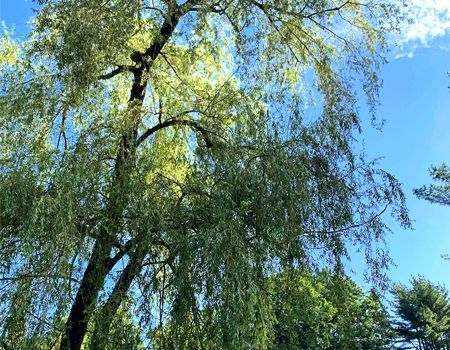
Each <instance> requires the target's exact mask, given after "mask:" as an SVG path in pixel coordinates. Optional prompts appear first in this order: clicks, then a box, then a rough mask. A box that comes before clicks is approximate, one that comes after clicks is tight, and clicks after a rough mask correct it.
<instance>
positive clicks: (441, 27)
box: [395, 0, 450, 58]
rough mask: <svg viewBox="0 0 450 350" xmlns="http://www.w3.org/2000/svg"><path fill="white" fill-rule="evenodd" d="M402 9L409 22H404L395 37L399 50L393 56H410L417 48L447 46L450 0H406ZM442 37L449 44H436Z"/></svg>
mask: <svg viewBox="0 0 450 350" xmlns="http://www.w3.org/2000/svg"><path fill="white" fill-rule="evenodd" d="M404 11H405V15H406V16H407V18H409V19H410V23H405V24H404V26H403V28H402V31H401V34H400V35H399V37H397V38H396V41H397V43H398V45H399V51H398V53H397V54H396V56H395V58H401V57H409V58H411V57H413V56H414V54H415V52H416V50H417V49H419V48H424V47H433V46H436V47H443V46H445V47H449V44H450V0H408V1H407V6H405V7H404ZM442 39H448V40H449V44H447V45H445V44H444V45H443V44H442V42H440V43H439V44H438V43H437V41H438V40H439V41H442Z"/></svg>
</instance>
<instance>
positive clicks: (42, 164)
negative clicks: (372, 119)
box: [0, 0, 409, 350]
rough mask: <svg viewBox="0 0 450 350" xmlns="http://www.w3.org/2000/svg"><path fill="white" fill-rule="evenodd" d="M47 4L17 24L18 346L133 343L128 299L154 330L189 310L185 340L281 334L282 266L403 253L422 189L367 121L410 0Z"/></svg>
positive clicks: (14, 289) (13, 157)
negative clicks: (394, 245) (278, 295)
mask: <svg viewBox="0 0 450 350" xmlns="http://www.w3.org/2000/svg"><path fill="white" fill-rule="evenodd" d="M36 6H37V10H36V12H35V17H34V18H33V19H32V22H31V23H32V28H31V31H30V34H29V37H28V39H27V40H26V41H24V42H23V41H21V42H17V41H15V40H14V38H13V37H12V36H11V35H9V34H8V33H5V34H4V36H3V38H2V41H1V43H2V44H1V50H2V53H1V55H0V57H1V59H0V63H1V73H0V84H1V85H0V125H1V129H0V132H1V134H0V135H1V138H2V142H1V144H0V157H1V158H0V232H1V240H0V244H1V253H0V254H1V259H0V261H1V262H0V264H1V265H0V271H1V272H0V273H1V276H2V278H1V281H2V282H1V283H2V284H1V286H0V293H1V294H0V298H1V299H0V303H1V307H0V320H1V322H0V324H1V332H2V333H3V335H2V339H4V341H3V342H4V345H5V346H7V347H8V346H9V347H11V346H12V345H14V348H15V349H18V348H21V347H22V348H38V347H39V346H42V347H43V348H50V347H59V348H60V349H73V350H75V349H77V350H78V349H80V348H81V347H83V348H87V347H90V348H91V349H103V348H109V347H112V348H118V347H119V345H117V346H114V344H112V345H111V344H110V343H111V342H112V339H114V337H111V332H110V328H111V325H113V324H114V322H116V321H115V317H116V314H117V312H118V310H123V309H124V308H127V309H128V311H127V312H128V313H131V315H133V316H131V321H133V322H135V323H138V324H139V327H140V329H141V338H142V340H143V341H144V342H145V343H146V344H147V345H149V346H153V347H158V346H159V345H161V346H162V345H163V344H158V342H159V343H163V342H164V335H161V334H158V337H155V339H156V338H157V339H158V342H156V341H154V340H153V341H152V335H154V334H155V332H158V331H159V332H162V330H163V329H164V327H163V325H164V324H166V323H167V320H168V319H169V318H170V320H171V325H174V327H176V329H177V330H180V331H179V332H178V334H175V335H174V334H173V332H172V334H171V336H172V337H178V338H177V339H179V343H178V344H179V347H180V348H189V347H190V345H189V344H187V345H186V344H185V345H183V333H182V332H181V330H184V332H190V333H192V334H194V335H198V337H199V339H203V341H202V344H207V342H208V339H212V338H215V339H214V341H215V343H214V344H216V345H215V346H216V348H217V346H220V347H222V348H223V349H244V348H246V349H247V348H249V347H251V348H254V349H265V348H267V346H268V344H270V343H271V339H270V334H271V332H270V330H271V329H272V326H273V308H272V306H271V305H270V303H266V301H267V300H268V298H267V293H268V292H267V288H266V287H267V281H268V278H269V276H270V275H271V274H272V272H273V271H278V270H283V269H284V268H286V267H298V266H301V267H303V268H306V267H314V266H316V265H320V266H323V265H324V264H326V265H329V266H334V267H336V268H338V269H339V268H340V267H341V265H342V259H343V258H345V257H346V256H347V255H348V254H347V248H348V247H349V245H356V246H358V247H359V248H360V249H361V250H362V251H363V252H364V253H365V256H366V258H367V263H368V267H369V268H368V271H369V272H371V274H372V275H373V276H375V277H376V276H378V275H379V272H380V269H381V268H383V267H384V266H385V265H386V264H387V263H388V262H389V259H388V257H387V255H386V249H385V246H384V245H383V237H384V235H385V233H386V231H387V227H386V226H385V225H384V223H383V221H382V220H381V214H382V213H383V212H385V211H386V210H388V209H389V210H392V215H394V216H395V217H396V218H397V219H398V220H400V221H401V223H403V224H404V225H408V224H409V223H408V217H407V214H406V210H405V207H404V200H403V195H402V192H401V189H400V188H399V185H398V183H397V181H396V180H395V178H394V177H392V176H391V175H389V174H388V173H386V172H384V171H382V170H379V169H376V168H374V166H375V165H374V164H372V163H371V162H369V161H367V160H366V159H365V157H364V154H359V152H357V149H359V147H358V146H357V145H355V140H356V139H357V137H356V135H357V133H358V132H360V118H359V116H358V114H357V108H356V99H357V97H358V95H357V93H356V91H363V92H365V93H363V92H362V93H361V95H365V96H366V97H367V102H368V106H369V107H370V110H371V111H372V112H373V113H375V107H376V105H377V92H378V88H379V80H378V69H379V65H380V63H382V62H383V58H382V54H383V51H384V50H385V41H384V35H385V33H387V32H388V31H391V30H394V29H395V27H396V22H397V13H398V12H397V9H396V8H395V7H394V6H393V5H392V4H391V1H387V0H386V1H384V0H367V1H365V2H364V3H359V2H358V1H344V0H320V1H306V0H297V1H294V0H290V1H283V2H280V1H265V0H264V1H257V0H240V1H237V0H186V1H176V0H155V1H147V0H76V1H75V0H65V1H57V0H40V1H38V3H37V4H36ZM361 87H362V88H361ZM359 97H362V96H359ZM355 133H356V134H355ZM358 137H359V136H358ZM125 301H126V303H125ZM201 310H211V312H210V313H209V316H208V319H205V318H203V317H202V316H201V313H200V312H199V311H201ZM123 312H124V311H122V314H123ZM137 321H139V322H137ZM200 323H206V324H207V325H208V327H207V328H205V327H197V325H199V324H200ZM198 329H202V330H204V331H203V333H202V334H199V333H198V332H197V333H196V330H198ZM205 329H206V330H205ZM175 333H177V332H175ZM43 339H44V340H45V339H46V343H45V345H42V342H43ZM189 339H192V337H191V336H190V337H189ZM39 344H41V345H39ZM217 344H219V345H217ZM192 346H193V345H192Z"/></svg>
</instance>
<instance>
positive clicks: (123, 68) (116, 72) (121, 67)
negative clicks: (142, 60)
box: [98, 65, 135, 80]
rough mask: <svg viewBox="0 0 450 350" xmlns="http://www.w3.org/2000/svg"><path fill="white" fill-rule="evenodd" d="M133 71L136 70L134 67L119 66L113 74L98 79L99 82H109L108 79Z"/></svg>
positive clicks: (103, 75)
mask: <svg viewBox="0 0 450 350" xmlns="http://www.w3.org/2000/svg"><path fill="white" fill-rule="evenodd" d="M133 69H135V67H134V66H129V65H120V66H117V68H116V69H114V70H112V71H111V72H109V73H106V74H102V75H100V76H99V77H98V79H99V80H108V79H111V78H113V77H115V76H116V75H118V74H120V73H123V72H131V71H133Z"/></svg>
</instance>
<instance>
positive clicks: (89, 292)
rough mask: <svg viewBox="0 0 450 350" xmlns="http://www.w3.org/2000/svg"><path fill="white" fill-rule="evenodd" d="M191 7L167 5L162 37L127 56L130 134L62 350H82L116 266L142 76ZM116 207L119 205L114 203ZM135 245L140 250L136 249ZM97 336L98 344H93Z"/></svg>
mask: <svg viewBox="0 0 450 350" xmlns="http://www.w3.org/2000/svg"><path fill="white" fill-rule="evenodd" d="M195 4H196V0H188V1H187V2H186V3H185V4H184V5H182V6H178V5H176V6H175V7H170V8H169V15H168V16H167V17H166V20H165V21H164V23H163V24H162V26H161V28H160V31H159V32H160V36H159V37H158V38H157V39H156V40H155V41H154V42H153V43H152V44H151V45H150V46H149V47H148V48H147V50H145V52H144V53H143V54H142V53H140V52H134V53H132V54H131V56H130V58H131V60H133V61H134V63H135V66H134V68H133V69H131V72H132V73H133V75H134V80H133V85H132V87H131V91H130V98H129V102H128V111H127V115H126V116H125V118H127V120H126V122H127V127H128V130H127V131H126V132H125V133H124V134H123V135H122V140H121V145H120V150H119V154H118V155H117V158H116V167H115V175H114V179H113V183H112V186H111V194H110V199H109V201H108V205H107V215H108V216H109V217H110V219H111V221H110V223H109V227H108V229H107V230H106V232H107V233H108V234H106V235H104V236H103V237H101V238H99V239H97V241H96V243H95V245H94V249H93V251H92V255H91V258H90V260H89V263H88V266H87V268H86V270H85V272H84V276H83V280H82V281H81V284H80V288H79V289H78V293H77V296H76V298H75V302H74V303H73V304H72V308H71V311H70V314H69V318H68V320H67V322H66V325H65V336H64V337H63V339H62V341H61V345H60V350H80V348H81V345H82V343H83V339H84V336H85V334H86V330H87V324H88V323H89V320H90V318H91V316H92V312H93V309H94V305H95V302H96V300H97V297H98V294H99V292H100V290H102V288H103V286H104V281H105V278H106V276H107V275H108V273H109V272H110V271H111V269H112V268H113V266H114V265H113V264H112V263H111V258H110V254H111V250H112V247H113V242H114V240H113V238H114V237H111V236H110V234H115V233H116V232H117V228H118V227H119V225H118V223H119V222H120V217H121V215H122V213H123V210H124V207H125V206H126V202H127V200H126V199H125V198H126V197H127V196H128V195H129V193H128V191H127V190H126V189H125V188H124V185H125V184H126V178H127V176H129V175H130V174H131V172H132V171H133V169H134V162H135V156H136V147H137V139H138V138H137V136H138V129H139V125H140V121H141V119H140V118H141V107H142V105H143V103H144V99H145V91H146V88H147V78H146V73H148V71H149V70H150V68H151V66H152V64H153V62H154V60H155V59H156V58H157V56H158V55H159V54H160V52H161V50H162V48H163V47H164V45H165V44H166V43H167V41H168V40H169V38H170V37H171V35H172V33H173V31H174V30H175V27H176V26H177V24H178V22H179V20H180V19H181V17H182V16H183V15H184V14H186V13H187V12H188V11H189V10H190V9H191V8H192V6H194V5H195ZM119 203H120V205H118V204H119ZM136 246H137V247H138V245H136ZM136 249H137V250H136V252H135V253H136V254H137V252H139V253H138V254H137V255H136V256H135V255H132V256H130V262H129V264H128V265H127V268H126V269H125V271H124V272H123V273H122V275H121V276H120V277H119V280H118V281H117V284H116V286H115V288H114V290H113V292H112V294H111V296H110V298H109V300H108V302H107V303H106V304H105V305H104V306H103V308H102V311H101V315H100V319H101V318H102V317H105V319H104V322H102V326H100V328H99V329H98V330H96V334H97V335H96V336H95V337H94V339H93V344H94V345H93V346H94V347H96V346H97V345H95V344H100V341H101V339H100V338H101V337H100V334H101V335H107V333H103V331H105V332H107V331H108V330H109V327H110V324H111V321H112V319H113V317H114V315H115V313H116V311H117V309H118V307H119V306H120V304H121V303H122V300H123V298H124V296H125V294H126V292H127V291H128V289H129V287H130V285H131V282H132V281H133V279H134V277H135V276H136V275H137V274H138V273H139V271H140V265H141V263H142V260H143V259H144V257H145V252H143V251H141V250H138V248H136ZM97 338H98V340H96V339H97ZM98 346H100V345H98Z"/></svg>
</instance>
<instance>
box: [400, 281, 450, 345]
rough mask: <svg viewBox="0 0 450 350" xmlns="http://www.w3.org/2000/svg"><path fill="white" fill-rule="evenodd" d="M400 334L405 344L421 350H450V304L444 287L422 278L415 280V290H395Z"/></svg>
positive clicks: (410, 288) (411, 288) (405, 287)
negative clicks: (449, 349)
mask: <svg viewBox="0 0 450 350" xmlns="http://www.w3.org/2000/svg"><path fill="white" fill-rule="evenodd" d="M393 295H394V298H395V312H396V316H397V321H396V331H397V333H398V335H399V337H400V339H401V340H402V341H403V342H404V343H405V346H404V347H402V348H405V349H406V348H408V347H409V346H410V345H411V344H412V345H413V346H414V347H415V348H417V349H421V350H442V349H448V348H449V347H450V302H449V300H448V292H447V290H446V289H445V288H444V287H441V286H439V285H435V284H433V283H431V282H430V281H427V280H426V279H424V278H422V277H418V278H413V279H412V280H411V287H407V286H404V285H396V286H395V287H394V288H393Z"/></svg>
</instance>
